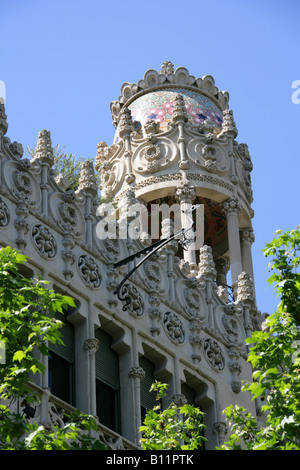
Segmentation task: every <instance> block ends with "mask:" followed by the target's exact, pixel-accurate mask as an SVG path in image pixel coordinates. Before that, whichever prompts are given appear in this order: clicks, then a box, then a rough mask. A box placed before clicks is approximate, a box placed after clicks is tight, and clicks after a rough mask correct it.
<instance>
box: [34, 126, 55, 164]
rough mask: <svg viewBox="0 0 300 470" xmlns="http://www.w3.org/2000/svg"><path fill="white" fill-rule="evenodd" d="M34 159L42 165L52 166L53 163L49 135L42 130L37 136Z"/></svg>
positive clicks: (48, 132)
mask: <svg viewBox="0 0 300 470" xmlns="http://www.w3.org/2000/svg"><path fill="white" fill-rule="evenodd" d="M35 158H37V159H39V160H40V161H41V162H42V163H48V165H49V166H52V165H53V163H54V157H53V149H52V144H51V133H50V131H46V129H43V130H42V131H40V132H39V134H38V140H37V146H36V153H35Z"/></svg>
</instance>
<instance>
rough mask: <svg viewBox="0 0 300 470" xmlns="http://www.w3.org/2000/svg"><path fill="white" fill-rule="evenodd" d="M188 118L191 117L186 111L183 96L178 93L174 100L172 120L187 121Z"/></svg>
mask: <svg viewBox="0 0 300 470" xmlns="http://www.w3.org/2000/svg"><path fill="white" fill-rule="evenodd" d="M188 119H189V118H188V115H187V112H186V107H185V103H184V99H183V96H182V95H177V96H176V98H175V100H174V106H173V114H172V120H173V122H178V121H180V120H181V121H184V122H187V121H188Z"/></svg>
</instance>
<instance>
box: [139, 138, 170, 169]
mask: <svg viewBox="0 0 300 470" xmlns="http://www.w3.org/2000/svg"><path fill="white" fill-rule="evenodd" d="M176 155H177V147H176V145H175V144H174V143H173V142H172V141H171V140H170V139H167V138H163V137H161V138H160V139H159V143H156V138H155V136H152V139H151V140H150V141H147V142H145V143H143V144H141V145H140V146H139V147H138V148H137V149H136V151H135V152H134V154H133V157H132V158H133V160H132V163H133V169H134V170H135V171H136V172H137V173H141V174H143V173H154V172H157V171H160V170H163V169H165V168H167V167H168V166H169V165H170V163H172V162H173V160H174V159H175V158H176Z"/></svg>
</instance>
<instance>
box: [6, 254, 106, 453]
mask: <svg viewBox="0 0 300 470" xmlns="http://www.w3.org/2000/svg"><path fill="white" fill-rule="evenodd" d="M26 260H27V257H26V256H24V255H22V254H21V253H19V252H18V251H17V250H15V249H13V248H11V247H9V246H7V247H6V248H2V249H1V250H0V340H1V341H2V343H3V344H5V350H6V357H5V362H4V363H0V403H1V405H0V450H19V449H26V450H28V449H30V450H47V449H60V450H67V449H68V450H69V449H103V448H104V445H103V444H102V443H101V442H100V441H99V439H98V438H97V437H91V434H90V432H91V431H92V430H96V429H97V424H96V421H95V420H94V418H93V417H91V416H87V415H84V414H82V413H80V412H76V413H75V414H74V415H72V416H69V422H68V424H66V425H65V426H64V427H63V428H59V427H58V426H56V427H53V429H51V430H49V429H45V428H44V427H43V426H39V425H38V424H37V423H34V424H30V423H28V422H27V421H26V420H25V418H24V416H22V415H21V414H20V413H15V412H12V411H11V406H12V405H13V404H15V403H20V402H23V403H26V405H28V404H30V403H33V402H34V401H36V400H37V399H38V397H37V395H36V394H34V393H33V391H32V389H31V388H30V387H29V386H28V383H29V380H30V374H36V373H43V372H44V369H45V368H44V365H43V364H42V362H41V361H40V360H39V359H38V358H37V357H38V355H37V354H35V352H36V351H39V352H40V353H41V354H42V355H47V354H48V346H47V342H48V341H51V342H52V343H55V342H61V343H62V339H61V333H60V331H59V328H60V326H61V322H59V321H57V320H56V319H55V317H54V315H55V313H56V312H57V311H58V312H61V313H63V312H64V311H65V310H66V309H67V308H68V307H69V306H75V303H74V300H73V299H72V298H71V297H68V296H65V295H61V294H57V293H56V292H54V291H52V290H50V289H47V287H46V286H47V284H48V283H47V282H46V281H43V280H42V279H39V278H35V279H28V278H26V277H24V276H23V275H22V274H21V273H20V271H19V266H20V264H23V263H25V262H26Z"/></svg>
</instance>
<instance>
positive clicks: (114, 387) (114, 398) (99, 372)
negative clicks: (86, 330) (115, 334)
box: [95, 328, 121, 432]
mask: <svg viewBox="0 0 300 470" xmlns="http://www.w3.org/2000/svg"><path fill="white" fill-rule="evenodd" d="M95 337H96V338H97V339H98V340H99V348H98V350H97V352H96V406H97V415H98V417H99V420H100V422H101V423H102V424H104V426H107V427H108V428H110V429H112V430H113V431H116V432H121V423H120V379H119V356H118V354H117V353H116V352H115V351H113V349H111V343H112V338H111V336H110V335H108V334H107V333H106V332H105V331H103V330H101V329H100V328H98V329H97V330H96V333H95Z"/></svg>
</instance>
